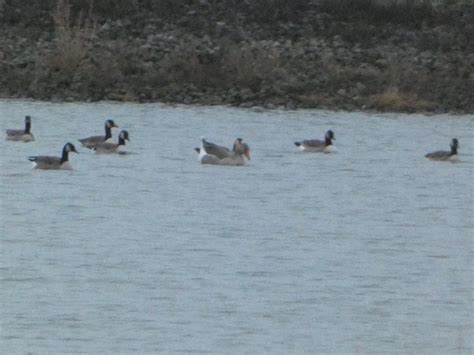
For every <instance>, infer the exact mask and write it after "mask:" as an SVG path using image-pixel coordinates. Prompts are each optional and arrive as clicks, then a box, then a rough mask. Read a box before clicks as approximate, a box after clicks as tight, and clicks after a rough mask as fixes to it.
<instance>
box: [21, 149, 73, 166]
mask: <svg viewBox="0 0 474 355" xmlns="http://www.w3.org/2000/svg"><path fill="white" fill-rule="evenodd" d="M70 152H74V153H77V151H76V147H74V145H73V144H72V143H66V144H65V145H64V147H63V153H62V155H61V157H51V156H45V155H40V156H32V157H28V160H29V161H31V162H33V165H34V169H44V170H72V167H71V165H70V164H69V153H70Z"/></svg>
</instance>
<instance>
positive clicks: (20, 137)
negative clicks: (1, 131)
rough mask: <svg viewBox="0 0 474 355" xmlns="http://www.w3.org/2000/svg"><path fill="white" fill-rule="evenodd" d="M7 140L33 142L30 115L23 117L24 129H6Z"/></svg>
mask: <svg viewBox="0 0 474 355" xmlns="http://www.w3.org/2000/svg"><path fill="white" fill-rule="evenodd" d="M7 140H8V141H16V142H33V141H34V140H35V137H34V136H33V134H32V133H31V117H30V116H26V117H25V129H7Z"/></svg>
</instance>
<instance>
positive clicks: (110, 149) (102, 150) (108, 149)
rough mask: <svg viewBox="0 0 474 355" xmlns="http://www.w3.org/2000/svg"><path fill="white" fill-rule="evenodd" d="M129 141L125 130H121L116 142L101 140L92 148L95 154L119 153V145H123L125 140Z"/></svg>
mask: <svg viewBox="0 0 474 355" xmlns="http://www.w3.org/2000/svg"><path fill="white" fill-rule="evenodd" d="M126 140H127V141H129V142H130V138H129V137H128V132H127V131H122V132H120V134H119V137H118V143H110V142H103V143H99V144H97V145H96V146H95V147H94V148H93V149H94V150H95V152H96V153H97V154H113V153H120V147H122V146H125V141H126Z"/></svg>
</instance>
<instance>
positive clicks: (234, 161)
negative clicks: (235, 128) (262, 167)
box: [200, 139, 250, 166]
mask: <svg viewBox="0 0 474 355" xmlns="http://www.w3.org/2000/svg"><path fill="white" fill-rule="evenodd" d="M205 147H206V144H205V140H204V139H203V140H202V143H201V148H200V156H201V155H202V157H201V158H200V161H201V164H212V165H230V166H242V165H245V158H247V159H248V160H250V148H249V146H248V145H247V144H246V143H242V141H241V140H240V141H236V144H234V150H232V151H230V153H228V154H227V156H225V157H223V158H219V157H218V156H216V155H213V154H209V153H207V151H206V148H205Z"/></svg>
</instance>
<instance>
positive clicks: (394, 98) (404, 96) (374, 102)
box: [369, 86, 434, 112]
mask: <svg viewBox="0 0 474 355" xmlns="http://www.w3.org/2000/svg"><path fill="white" fill-rule="evenodd" d="M369 106H370V107H371V108H373V109H376V110H379V111H396V112H418V111H430V110H433V108H434V104H433V103H431V102H428V101H426V100H423V99H419V98H418V96H417V95H416V94H408V93H402V92H400V91H399V89H398V88H397V87H394V86H391V87H389V88H387V89H386V90H385V91H384V92H383V93H381V94H377V95H372V96H371V97H370V99H369Z"/></svg>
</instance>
